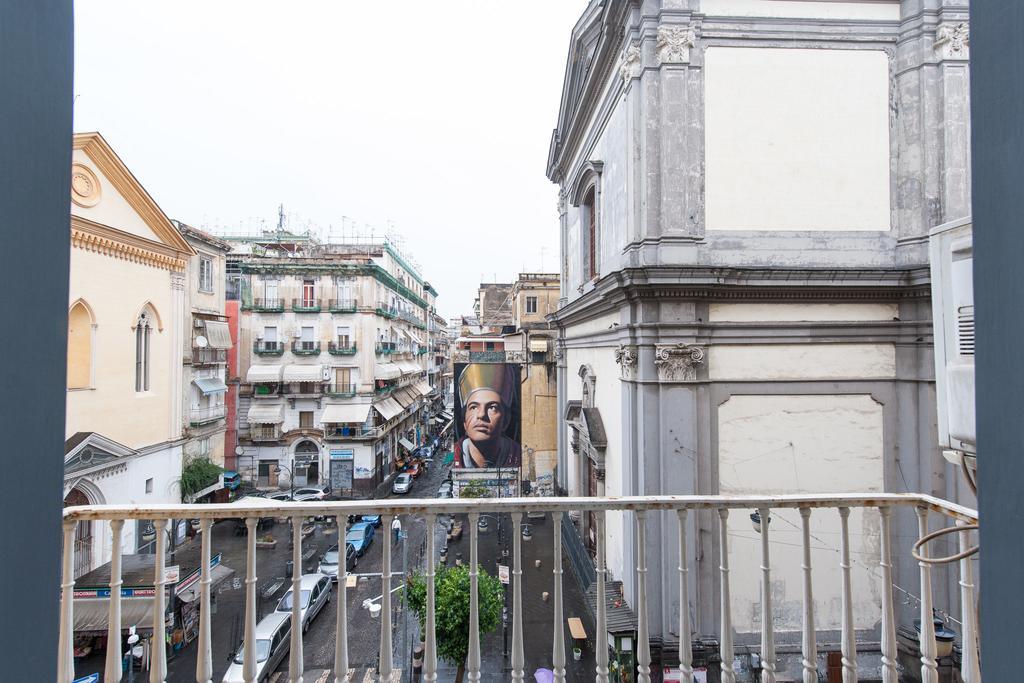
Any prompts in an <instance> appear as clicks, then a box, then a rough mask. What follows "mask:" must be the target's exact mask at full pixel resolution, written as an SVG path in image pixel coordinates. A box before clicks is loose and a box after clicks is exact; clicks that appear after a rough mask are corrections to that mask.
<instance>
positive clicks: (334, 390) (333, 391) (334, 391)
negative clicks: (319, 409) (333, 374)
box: [324, 384, 359, 398]
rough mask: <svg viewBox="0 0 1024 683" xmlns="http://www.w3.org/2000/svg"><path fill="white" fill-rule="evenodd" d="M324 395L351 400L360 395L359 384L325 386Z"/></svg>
mask: <svg viewBox="0 0 1024 683" xmlns="http://www.w3.org/2000/svg"><path fill="white" fill-rule="evenodd" d="M324 393H325V394H327V395H328V396H330V397H331V398H351V397H353V396H355V395H356V394H357V393H359V385H358V384H325V385H324Z"/></svg>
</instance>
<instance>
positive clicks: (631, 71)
mask: <svg viewBox="0 0 1024 683" xmlns="http://www.w3.org/2000/svg"><path fill="white" fill-rule="evenodd" d="M640 66H641V65H640V43H630V44H629V46H628V47H627V48H626V49H625V50H623V51H622V56H621V57H620V62H619V76H621V77H622V80H623V82H624V84H625V85H626V86H628V85H629V83H630V81H632V80H633V79H634V78H639V77H640Z"/></svg>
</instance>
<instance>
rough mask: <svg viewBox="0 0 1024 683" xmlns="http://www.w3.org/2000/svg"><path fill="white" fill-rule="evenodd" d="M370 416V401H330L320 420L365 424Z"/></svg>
mask: <svg viewBox="0 0 1024 683" xmlns="http://www.w3.org/2000/svg"><path fill="white" fill-rule="evenodd" d="M369 416H370V404H369V403H343V404H335V403H329V404H327V405H326V406H324V412H323V414H322V415H321V416H320V421H321V422H324V423H331V424H334V423H345V424H363V423H364V422H366V418H367V417H369Z"/></svg>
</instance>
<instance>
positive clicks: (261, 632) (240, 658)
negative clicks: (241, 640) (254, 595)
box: [222, 612, 292, 683]
mask: <svg viewBox="0 0 1024 683" xmlns="http://www.w3.org/2000/svg"><path fill="white" fill-rule="evenodd" d="M291 633H292V625H291V619H290V618H289V615H287V614H282V613H281V612H271V613H270V614H268V615H267V616H266V617H264V618H263V620H262V621H260V623H258V624H256V633H255V636H256V646H255V650H256V680H257V681H261V682H262V681H265V680H267V679H268V678H270V674H271V673H273V671H274V669H276V668H277V665H278V664H280V663H281V660H282V659H284V656H285V655H286V654H287V653H288V650H289V649H291V644H292V643H291ZM244 662H245V645H242V646H241V647H239V648H238V651H237V652H236V653H235V656H234V657H233V658H232V659H231V665H230V666H229V667H228V670H227V672H226V673H225V674H224V679H223V681H222V683H245V679H244V678H243V677H242V670H243V666H244Z"/></svg>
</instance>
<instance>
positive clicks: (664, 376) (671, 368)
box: [654, 343, 704, 382]
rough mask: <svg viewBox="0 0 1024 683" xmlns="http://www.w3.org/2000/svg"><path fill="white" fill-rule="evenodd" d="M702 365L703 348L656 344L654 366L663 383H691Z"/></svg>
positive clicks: (691, 345) (681, 344) (689, 345)
mask: <svg viewBox="0 0 1024 683" xmlns="http://www.w3.org/2000/svg"><path fill="white" fill-rule="evenodd" d="M703 363H704V347H702V346H696V345H693V344H683V343H679V344H656V345H655V351H654V365H655V366H656V367H657V368H658V379H659V380H661V381H663V382H693V381H696V379H697V366H698V365H702V364H703Z"/></svg>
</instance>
